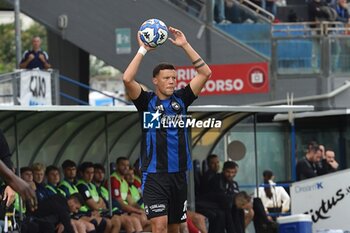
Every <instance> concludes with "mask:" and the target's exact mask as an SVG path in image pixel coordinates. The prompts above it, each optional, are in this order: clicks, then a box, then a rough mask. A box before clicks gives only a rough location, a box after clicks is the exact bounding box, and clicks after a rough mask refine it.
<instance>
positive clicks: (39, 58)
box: [19, 36, 51, 69]
mask: <svg viewBox="0 0 350 233" xmlns="http://www.w3.org/2000/svg"><path fill="white" fill-rule="evenodd" d="M40 46H41V39H40V37H39V36H34V37H33V39H32V50H26V51H25V52H24V54H23V58H22V61H21V63H20V64H19V67H20V68H21V69H34V68H39V69H49V68H51V65H50V64H49V56H48V55H47V53H46V52H45V51H43V50H42V49H41V47H40Z"/></svg>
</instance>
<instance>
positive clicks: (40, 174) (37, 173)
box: [33, 170, 44, 184]
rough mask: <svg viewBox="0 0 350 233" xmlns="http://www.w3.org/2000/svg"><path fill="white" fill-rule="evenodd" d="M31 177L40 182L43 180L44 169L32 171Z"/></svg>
mask: <svg viewBox="0 0 350 233" xmlns="http://www.w3.org/2000/svg"><path fill="white" fill-rule="evenodd" d="M33 179H34V181H35V182H36V183H38V184H41V183H42V182H43V180H44V170H36V171H33Z"/></svg>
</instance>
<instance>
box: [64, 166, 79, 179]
mask: <svg viewBox="0 0 350 233" xmlns="http://www.w3.org/2000/svg"><path fill="white" fill-rule="evenodd" d="M76 176H77V168H76V167H67V168H66V169H64V177H65V178H67V179H69V180H70V179H75V177H76Z"/></svg>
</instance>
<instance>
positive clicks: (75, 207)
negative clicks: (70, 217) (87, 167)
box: [67, 199, 81, 213]
mask: <svg viewBox="0 0 350 233" xmlns="http://www.w3.org/2000/svg"><path fill="white" fill-rule="evenodd" d="M67 204H68V207H69V210H70V212H71V213H78V211H79V209H80V207H81V205H80V203H79V202H78V201H76V200H74V199H69V200H68V201H67Z"/></svg>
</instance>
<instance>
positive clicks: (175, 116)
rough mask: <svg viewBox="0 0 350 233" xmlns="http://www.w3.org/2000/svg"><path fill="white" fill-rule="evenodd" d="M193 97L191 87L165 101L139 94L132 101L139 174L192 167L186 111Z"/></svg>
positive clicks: (153, 95)
mask: <svg viewBox="0 0 350 233" xmlns="http://www.w3.org/2000/svg"><path fill="white" fill-rule="evenodd" d="M196 98H197V97H196V96H195V95H194V93H193V91H192V89H191V87H190V86H189V85H187V86H186V87H185V88H182V89H179V90H176V91H175V92H174V93H173V95H172V96H171V97H170V98H168V99H165V100H160V99H159V98H158V96H157V95H156V94H155V93H154V92H146V91H144V90H142V91H141V94H140V96H139V97H138V98H137V99H136V100H133V102H134V104H135V106H136V108H137V110H138V111H139V113H140V120H141V127H142V142H141V156H140V166H141V170H142V172H148V173H160V172H169V173H174V172H183V171H187V170H189V169H191V168H192V160H191V154H190V141H189V136H190V135H189V133H190V132H189V130H188V127H187V125H186V120H187V119H188V117H189V116H188V115H187V108H188V106H189V105H191V104H192V102H193V101H194V100H195V99H196Z"/></svg>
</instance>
